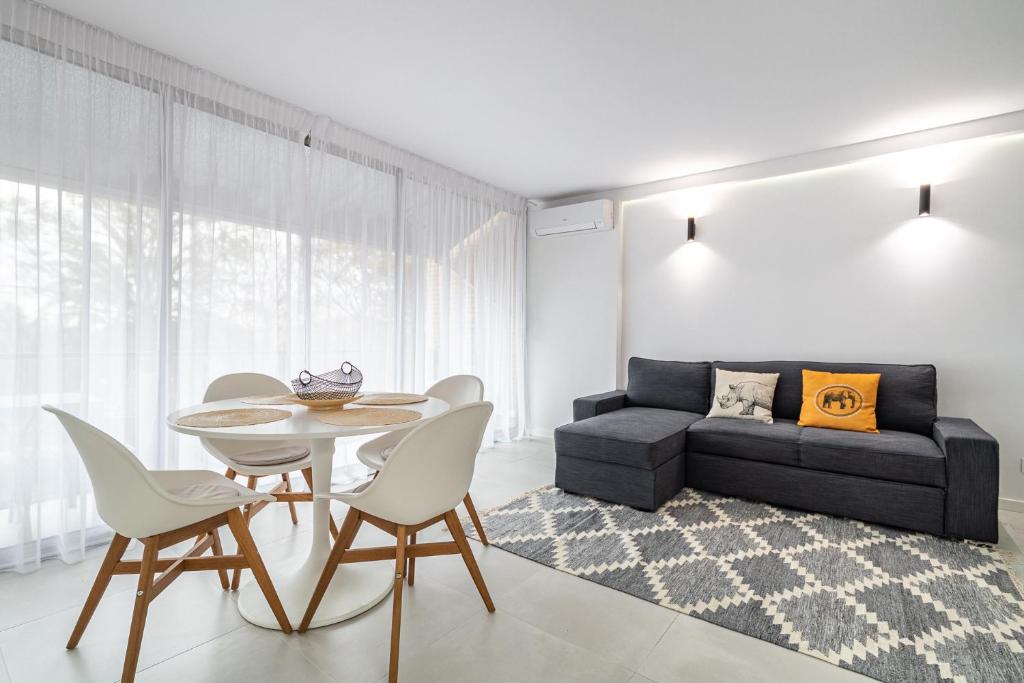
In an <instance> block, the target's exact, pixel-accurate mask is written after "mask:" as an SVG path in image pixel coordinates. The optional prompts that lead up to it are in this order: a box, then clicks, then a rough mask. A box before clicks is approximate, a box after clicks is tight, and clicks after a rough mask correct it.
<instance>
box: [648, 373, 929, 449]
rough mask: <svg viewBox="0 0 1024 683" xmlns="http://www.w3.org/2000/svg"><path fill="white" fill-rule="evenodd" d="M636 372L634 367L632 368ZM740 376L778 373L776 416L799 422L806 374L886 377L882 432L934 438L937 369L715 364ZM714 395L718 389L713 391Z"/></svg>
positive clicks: (882, 384)
mask: <svg viewBox="0 0 1024 683" xmlns="http://www.w3.org/2000/svg"><path fill="white" fill-rule="evenodd" d="M630 368H632V365H630ZM717 368H722V369H723V370H734V371H736V372H777V373H779V383H778V384H777V385H776V387H775V400H774V401H773V405H772V415H774V416H775V417H781V418H788V419H791V420H795V419H797V418H799V417H800V404H801V403H802V402H803V372H802V371H803V370H804V368H806V369H808V370H818V371H820V372H868V373H874V372H877V373H880V374H881V375H882V377H881V379H879V382H878V405H877V406H876V408H875V412H876V414H877V418H878V428H879V429H893V430H897V431H901V432H914V433H916V434H924V435H926V436H931V433H932V423H933V422H934V421H935V416H936V403H937V390H936V381H935V366H934V365H890V364H877V363H821V362H812V361H791V360H783V361H755V362H743V361H740V362H726V361H715V362H714V363H713V364H712V372H711V383H712V385H713V383H714V374H715V373H714V370H715V369H717ZM711 391H714V386H712V387H711Z"/></svg>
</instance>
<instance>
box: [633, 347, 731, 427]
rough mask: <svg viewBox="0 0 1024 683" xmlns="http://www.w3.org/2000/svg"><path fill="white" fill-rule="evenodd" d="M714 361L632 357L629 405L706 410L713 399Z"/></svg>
mask: <svg viewBox="0 0 1024 683" xmlns="http://www.w3.org/2000/svg"><path fill="white" fill-rule="evenodd" d="M710 397H711V363H707V362H703V361H702V362H698V363H684V362H679V361H674V360H650V359H647V358H636V357H634V358H630V359H629V383H628V384H627V385H626V405H628V406H644V407H647V408H669V409H671V410H685V411H687V412H691V413H700V414H702V415H703V414H706V413H707V412H708V406H709V405H710V403H709V402H710V400H711V398H710Z"/></svg>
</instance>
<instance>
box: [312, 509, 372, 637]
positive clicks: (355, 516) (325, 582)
mask: <svg viewBox="0 0 1024 683" xmlns="http://www.w3.org/2000/svg"><path fill="white" fill-rule="evenodd" d="M362 523H363V518H362V516H361V515H360V514H359V511H358V510H356V509H355V508H349V509H348V514H347V515H345V520H344V521H343V522H342V523H341V531H340V532H339V533H338V540H337V541H335V542H334V547H333V548H331V554H330V556H328V558H327V564H325V565H324V570H323V572H322V573H321V574H320V580H319V581H317V584H316V588H314V589H313V595H312V596H311V597H310V598H309V605H308V606H307V607H306V613H305V614H303V615H302V623H300V624H299V633H305V632H306V631H307V630H308V629H309V625H310V623H312V621H313V615H315V614H316V608H317V607H319V606H320V601H321V600H323V599H324V593H326V592H327V587H328V586H329V585H331V579H333V578H334V573H335V572H336V571H337V570H338V564H339V563H340V562H341V558H342V557H344V555H345V551H346V550H348V549H349V547H350V546H351V545H352V541H354V540H355V538H356V532H357V531H359V527H360V525H362Z"/></svg>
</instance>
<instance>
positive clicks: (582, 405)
mask: <svg viewBox="0 0 1024 683" xmlns="http://www.w3.org/2000/svg"><path fill="white" fill-rule="evenodd" d="M625 407H626V392H625V391H622V390H621V389H617V390H616V391H606V392H605V393H603V394H594V395H592V396H583V397H581V398H578V399H576V400H575V401H573V402H572V421H573V422H579V421H580V420H586V419H587V418H588V417H594V416H596V415H600V414H601V413H610V412H612V411H613V410H619V409H620V408H625Z"/></svg>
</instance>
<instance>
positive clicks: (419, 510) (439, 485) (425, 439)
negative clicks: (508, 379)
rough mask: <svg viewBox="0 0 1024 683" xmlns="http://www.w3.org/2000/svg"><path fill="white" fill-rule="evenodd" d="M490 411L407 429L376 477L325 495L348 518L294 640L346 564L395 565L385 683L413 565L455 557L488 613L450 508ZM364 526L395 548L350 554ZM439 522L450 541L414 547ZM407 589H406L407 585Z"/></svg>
mask: <svg viewBox="0 0 1024 683" xmlns="http://www.w3.org/2000/svg"><path fill="white" fill-rule="evenodd" d="M492 410H493V406H492V405H491V404H490V403H487V402H479V403H470V404H468V405H465V406H462V407H460V408H455V409H454V410H450V411H448V412H446V413H443V414H442V415H440V416H438V417H436V418H434V419H433V420H431V421H430V422H425V423H423V424H422V425H420V426H418V427H416V428H414V429H412V430H411V431H410V432H409V433H408V434H407V435H406V437H405V438H404V439H402V440H401V441H400V442H399V443H398V444H397V445H396V446H395V447H394V450H393V451H392V452H391V454H390V455H389V456H388V458H387V460H386V461H385V462H384V465H383V466H382V467H381V469H380V472H379V473H378V475H377V477H376V478H375V479H373V480H372V481H370V482H369V483H367V484H363V485H362V486H360V487H359V488H357V489H356V490H355V491H352V492H350V493H330V494H324V495H326V496H328V497H330V498H333V499H335V500H340V501H342V502H344V503H347V504H348V505H349V511H348V515H347V516H346V517H345V521H344V522H342V524H341V531H340V532H339V533H338V538H337V540H336V541H335V543H334V548H333V549H332V550H331V555H330V557H329V558H328V559H327V565H326V566H325V567H324V571H323V574H322V575H321V576H320V580H319V582H318V583H317V585H316V588H315V589H314V590H313V596H312V598H310V601H309V606H308V607H307V608H306V613H305V615H304V616H303V617H302V623H301V624H300V625H299V629H298V630H299V633H303V632H305V631H306V629H308V628H309V625H310V623H311V622H312V621H313V617H314V615H315V614H316V609H317V607H318V606H319V604H320V600H321V599H323V595H324V592H325V591H326V590H327V587H328V586H329V585H330V583H331V579H332V578H333V577H334V573H335V571H336V570H337V568H338V565H340V564H344V563H348V562H376V561H379V560H391V559H393V560H394V561H395V589H394V594H393V599H394V604H393V606H392V612H391V656H390V661H389V665H388V680H389V681H391V682H392V683H394V681H397V680H398V642H399V636H400V633H401V627H402V585H403V583H404V582H405V574H406V571H407V569H408V573H409V574H410V575H411V574H412V572H413V571H414V568H415V560H416V558H417V557H430V556H433V555H462V559H463V561H464V562H465V563H466V568H467V569H468V570H469V574H470V576H471V577H472V578H473V583H475V584H476V588H477V590H478V591H479V592H480V597H481V598H483V601H484V605H485V606H486V607H487V611H488V612H493V611H494V603H493V602H492V601H491V596H490V594H489V593H488V592H487V585H486V584H485V583H484V578H483V576H482V575H481V574H480V568H479V567H478V566H477V563H476V558H474V557H473V551H472V549H470V547H469V542H468V541H467V540H466V534H465V533H464V532H463V531H462V524H461V523H460V522H459V518H458V515H456V514H455V508H456V507H457V506H458V504H459V502H460V501H462V499H463V497H465V495H466V492H467V491H468V490H469V484H470V482H471V481H472V480H473V465H474V462H475V460H476V454H477V451H479V450H480V443H481V442H482V441H483V436H484V429H485V428H486V426H487V421H488V420H489V419H490V417H491V411H492ZM363 522H367V523H369V524H372V525H373V526H375V527H377V528H378V529H382V530H383V531H386V532H387V533H389V534H391V535H392V536H394V537H395V540H396V544H395V545H394V546H384V547H377V548H352V547H351V546H352V542H353V541H354V540H355V537H356V533H357V532H358V531H359V527H360V526H361V525H362V523H363ZM441 522H444V523H445V524H446V525H447V526H448V530H449V531H450V532H451V535H452V538H453V539H454V540H452V541H449V542H447V543H416V541H415V538H414V536H415V534H416V532H417V531H420V530H422V529H425V528H427V527H430V526H433V525H435V524H439V523H441ZM409 583H410V584H412V582H411V581H410V582H409Z"/></svg>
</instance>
